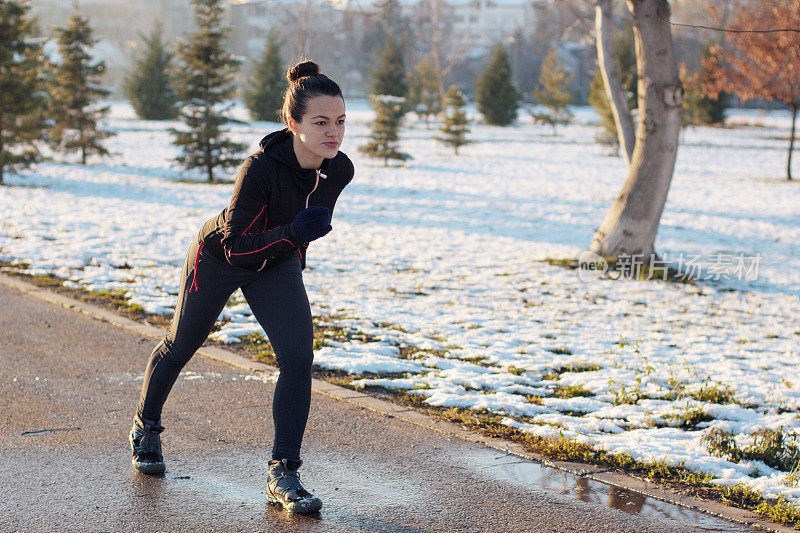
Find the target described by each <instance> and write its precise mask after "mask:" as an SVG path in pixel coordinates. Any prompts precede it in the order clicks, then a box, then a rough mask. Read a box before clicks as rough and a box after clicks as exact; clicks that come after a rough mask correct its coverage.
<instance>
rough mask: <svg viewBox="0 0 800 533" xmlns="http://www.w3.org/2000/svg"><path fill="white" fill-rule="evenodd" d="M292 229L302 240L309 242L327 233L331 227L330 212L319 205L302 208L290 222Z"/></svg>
mask: <svg viewBox="0 0 800 533" xmlns="http://www.w3.org/2000/svg"><path fill="white" fill-rule="evenodd" d="M292 229H293V230H294V232H295V233H296V234H297V236H298V237H299V238H300V240H301V241H302V242H311V241H314V240H316V239H319V238H320V237H322V236H324V235H327V234H328V232H329V231H331V230H332V229H333V227H331V212H330V210H329V209H328V208H327V207H325V206H321V205H313V206H311V207H307V208H306V209H303V210H302V211H300V212H299V213H297V216H296V217H294V221H293V222H292Z"/></svg>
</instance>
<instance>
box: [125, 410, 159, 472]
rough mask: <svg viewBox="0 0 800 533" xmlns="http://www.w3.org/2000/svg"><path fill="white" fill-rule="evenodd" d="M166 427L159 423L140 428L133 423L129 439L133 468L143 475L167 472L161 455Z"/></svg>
mask: <svg viewBox="0 0 800 533" xmlns="http://www.w3.org/2000/svg"><path fill="white" fill-rule="evenodd" d="M162 431H164V427H163V426H162V425H160V424H158V423H155V424H152V425H151V424H146V423H145V424H144V427H142V426H140V425H139V424H138V423H137V422H134V423H133V427H132V428H131V432H130V435H129V436H128V438H129V439H130V442H131V451H132V453H133V457H132V458H131V463H132V464H133V468H135V469H136V470H138V471H139V472H141V473H142V474H163V473H164V471H165V470H166V467H165V466H164V457H163V456H162V455H161V435H160V433H161V432H162Z"/></svg>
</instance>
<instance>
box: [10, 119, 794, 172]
mask: <svg viewBox="0 0 800 533" xmlns="http://www.w3.org/2000/svg"><path fill="white" fill-rule="evenodd" d="M789 108H790V109H791V110H792V133H791V135H789V161H788V162H787V163H786V179H788V180H789V181H791V180H792V152H793V151H794V132H795V131H796V128H795V122H796V121H797V104H790V105H789ZM0 183H3V181H2V176H0Z"/></svg>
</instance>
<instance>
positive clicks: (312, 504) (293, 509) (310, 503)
mask: <svg viewBox="0 0 800 533" xmlns="http://www.w3.org/2000/svg"><path fill="white" fill-rule="evenodd" d="M267 503H268V504H270V505H279V506H281V507H283V508H284V509H286V510H287V511H289V512H290V513H296V514H309V513H316V512H317V511H319V510H320V509H322V500H320V499H319V498H312V499H310V500H308V499H306V500H298V501H296V502H284V501H281V500H279V499H277V498H273V497H272V496H270V495H269V494H268V495H267Z"/></svg>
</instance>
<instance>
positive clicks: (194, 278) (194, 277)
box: [189, 242, 204, 292]
mask: <svg viewBox="0 0 800 533" xmlns="http://www.w3.org/2000/svg"><path fill="white" fill-rule="evenodd" d="M203 246H204V244H203V243H202V242H201V243H200V246H198V247H197V255H196V256H195V258H194V272H193V273H192V284H191V285H190V286H189V292H192V291H196V290H199V289H200V285H198V284H197V267H198V266H199V265H200V252H202V251H203Z"/></svg>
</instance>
